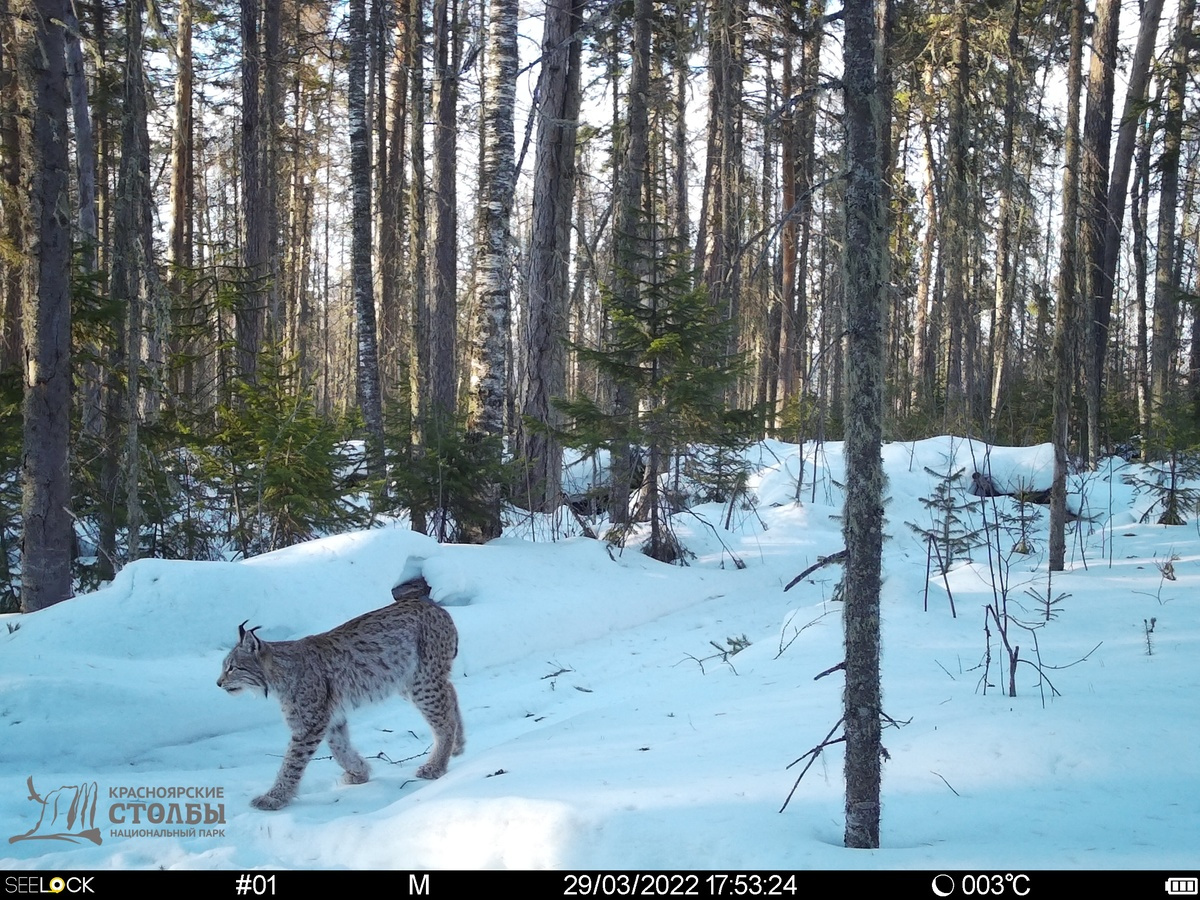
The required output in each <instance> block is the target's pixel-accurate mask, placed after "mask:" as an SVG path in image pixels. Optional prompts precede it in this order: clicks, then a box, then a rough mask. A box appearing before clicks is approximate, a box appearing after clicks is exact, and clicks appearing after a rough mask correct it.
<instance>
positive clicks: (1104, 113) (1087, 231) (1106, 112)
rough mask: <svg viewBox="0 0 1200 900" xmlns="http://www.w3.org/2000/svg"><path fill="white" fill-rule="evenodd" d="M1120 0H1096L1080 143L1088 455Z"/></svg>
mask: <svg viewBox="0 0 1200 900" xmlns="http://www.w3.org/2000/svg"><path fill="white" fill-rule="evenodd" d="M1120 12H1121V4H1120V2H1119V0H1098V2H1097V4H1096V21H1095V24H1094V26H1093V29H1092V59H1091V65H1090V69H1089V72H1088V80H1087V109H1086V111H1085V112H1084V117H1083V141H1082V145H1081V147H1080V152H1081V154H1082V156H1081V157H1080V175H1079V190H1080V201H1079V202H1080V217H1081V218H1080V243H1081V246H1080V253H1081V255H1082V257H1083V260H1084V267H1083V270H1082V271H1081V272H1080V275H1081V281H1082V286H1083V297H1085V298H1086V300H1085V301H1084V310H1085V315H1084V317H1083V328H1084V331H1083V335H1082V345H1083V353H1084V358H1083V368H1084V397H1085V400H1086V402H1087V448H1086V450H1087V460H1088V462H1089V463H1091V464H1095V462H1096V459H1097V457H1098V455H1099V453H1100V398H1101V396H1102V394H1103V390H1104V386H1103V382H1104V356H1105V349H1106V347H1107V345H1108V323H1109V320H1110V319H1111V317H1112V309H1111V305H1108V306H1106V305H1104V304H1103V303H1101V296H1102V295H1103V292H1102V291H1101V290H1100V284H1101V282H1102V280H1103V258H1104V234H1105V231H1106V229H1107V227H1108V218H1109V210H1108V164H1109V151H1110V149H1111V147H1112V118H1113V90H1114V81H1115V78H1116V68H1117V36H1118V35H1117V33H1118V24H1119V21H1118V20H1119V18H1120Z"/></svg>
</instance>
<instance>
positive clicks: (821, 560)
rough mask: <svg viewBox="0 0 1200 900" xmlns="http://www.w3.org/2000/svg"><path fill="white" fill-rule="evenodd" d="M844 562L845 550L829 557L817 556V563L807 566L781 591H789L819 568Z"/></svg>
mask: <svg viewBox="0 0 1200 900" xmlns="http://www.w3.org/2000/svg"><path fill="white" fill-rule="evenodd" d="M845 561H846V550H845V548H843V549H841V550H839V551H838V552H837V553H834V554H832V555H831V556H818V557H817V561H816V562H815V563H813V564H812V565H811V566H809V567H808V568H807V569H805V570H804V571H803V572H801V573H800V574H799V575H797V576H796V577H795V578H793V579H792V580H791V581H789V582H788V583H787V584H786V585H784V588H783V590H784V591H785V592H786V591H790V590H791V589H792V588H794V587H795V586H796V585H798V584H799V583H800V582H801V581H803V580H804V579H805V578H807V577H808V576H809V575H811V574H812V573H813V572H815V571H817V569H819V568H821V567H822V566H827V565H829V564H830V563H840V562H845Z"/></svg>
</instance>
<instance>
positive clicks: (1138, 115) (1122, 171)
mask: <svg viewBox="0 0 1200 900" xmlns="http://www.w3.org/2000/svg"><path fill="white" fill-rule="evenodd" d="M1162 7H1163V0H1146V2H1145V4H1144V6H1143V7H1142V14H1141V22H1140V24H1139V26H1138V38H1137V48H1136V50H1135V51H1134V54H1133V62H1132V63H1131V64H1130V67H1129V87H1128V89H1127V90H1126V93H1125V105H1124V108H1123V111H1122V113H1121V124H1120V127H1119V129H1118V131H1117V149H1116V151H1115V152H1114V154H1113V168H1112V178H1111V180H1110V181H1109V185H1108V208H1107V218H1106V221H1105V228H1104V246H1103V256H1102V258H1101V260H1100V261H1099V263H1098V264H1096V265H1094V268H1093V271H1095V272H1098V275H1099V284H1098V285H1096V286H1094V287H1093V296H1094V297H1095V298H1096V299H1095V303H1096V310H1097V314H1099V312H1100V311H1101V310H1105V311H1107V310H1111V309H1112V305H1113V293H1114V285H1115V281H1116V276H1117V259H1118V257H1119V256H1120V253H1121V228H1122V225H1123V224H1124V221H1125V198H1126V193H1127V192H1128V190H1129V171H1130V167H1131V165H1132V162H1133V155H1134V148H1135V145H1136V143H1137V134H1138V123H1139V122H1140V121H1142V115H1143V113H1144V112H1145V104H1146V89H1147V86H1148V85H1149V83H1150V61H1151V59H1152V58H1153V56H1154V42H1155V38H1156V37H1157V35H1158V23H1159V19H1160V18H1161V17H1162ZM1137 215H1138V211H1137V210H1136V209H1135V210H1133V218H1135V219H1136V217H1137ZM1135 240H1136V239H1135ZM1138 252H1140V248H1135V249H1134V253H1135V254H1136V253H1138ZM1134 284H1135V287H1134V290H1135V292H1137V291H1141V292H1142V293H1143V294H1144V292H1145V280H1144V279H1136V280H1135V283H1134ZM1143 299H1144V298H1143ZM1144 307H1145V304H1144V302H1143V304H1142V307H1141V308H1142V309H1144ZM1137 316H1138V318H1137V329H1138V334H1139V338H1138V340H1140V342H1141V343H1140V344H1139V345H1138V346H1140V347H1141V348H1142V350H1144V349H1145V339H1146V321H1145V314H1144V313H1141V314H1137ZM1101 351H1102V352H1103V347H1101ZM1134 370H1135V372H1143V373H1144V370H1145V359H1144V354H1142V355H1141V356H1140V357H1139V359H1137V360H1135V362H1134ZM1142 381H1143V379H1142V378H1140V377H1139V378H1138V385H1139V395H1140V394H1141V388H1140V386H1141V384H1142ZM1139 405H1144V398H1143V399H1142V401H1141V402H1140V403H1139ZM1142 433H1143V434H1147V432H1146V431H1143V432H1142ZM1121 437H1124V435H1122V436H1121Z"/></svg>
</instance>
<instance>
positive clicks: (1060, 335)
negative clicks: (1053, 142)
mask: <svg viewBox="0 0 1200 900" xmlns="http://www.w3.org/2000/svg"><path fill="white" fill-rule="evenodd" d="M1084 12H1085V9H1084V2H1083V0H1072V2H1071V26H1070V56H1069V59H1068V62H1067V126H1066V131H1065V135H1064V138H1063V145H1064V157H1065V160H1064V163H1065V164H1064V165H1063V187H1062V192H1063V207H1062V209H1063V215H1062V230H1061V236H1060V237H1059V265H1058V304H1057V307H1056V310H1055V314H1054V346H1053V349H1052V350H1051V357H1052V360H1053V365H1054V401H1053V406H1054V425H1053V430H1052V431H1051V435H1050V440H1051V443H1052V444H1053V445H1054V481H1053V484H1052V485H1051V489H1050V539H1049V546H1048V548H1047V549H1048V555H1049V562H1048V565H1049V568H1050V570H1051V571H1052V572H1061V571H1062V570H1063V566H1064V565H1065V562H1066V550H1067V542H1066V527H1067V436H1068V428H1069V426H1070V420H1071V381H1072V377H1073V375H1074V371H1075V357H1074V350H1075V346H1076V344H1077V341H1076V337H1075V336H1076V334H1077V330H1076V328H1077V322H1078V320H1079V307H1080V293H1079V281H1078V277H1077V273H1076V270H1075V254H1076V249H1077V244H1076V240H1075V234H1076V229H1077V227H1078V222H1079V189H1078V182H1077V180H1076V172H1078V170H1079V101H1080V95H1081V93H1082V82H1083V19H1084Z"/></svg>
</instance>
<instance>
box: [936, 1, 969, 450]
mask: <svg viewBox="0 0 1200 900" xmlns="http://www.w3.org/2000/svg"><path fill="white" fill-rule="evenodd" d="M954 22H955V36H954V50H953V57H954V63H953V65H954V82H953V86H952V88H951V93H950V112H949V122H948V124H947V128H948V130H949V134H948V135H947V137H946V156H947V163H946V189H945V194H946V216H945V218H944V219H943V220H942V223H941V224H942V235H943V236H944V238H945V241H944V243H943V245H942V250H943V252H944V254H945V257H944V258H945V264H944V265H941V266H940V267H941V269H942V270H943V271H944V272H945V279H946V316H947V320H948V321H947V323H946V324H947V326H948V333H949V342H948V346H947V354H948V355H947V357H946V415H947V418H948V419H949V421H950V422H951V423H953V426H954V427H965V426H966V423H967V420H968V417H969V409H970V397H969V393H968V390H969V384H968V381H969V379H968V377H967V375H968V373H967V371H966V366H965V363H966V357H967V354H968V342H969V334H968V322H967V319H968V318H969V313H968V311H967V308H966V307H967V275H968V273H969V271H970V260H969V258H968V257H969V254H970V248H969V235H968V232H969V230H970V227H971V222H970V220H971V205H970V200H969V198H968V185H967V178H968V169H967V164H968V160H967V154H968V143H969V140H970V133H971V132H970V127H969V124H968V122H967V115H968V111H969V110H970V103H969V96H970V94H969V87H970V77H971V65H970V63H971V54H970V42H969V30H968V29H969V25H968V17H967V8H966V0H956V2H955V4H954ZM939 259H940V255H939Z"/></svg>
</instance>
